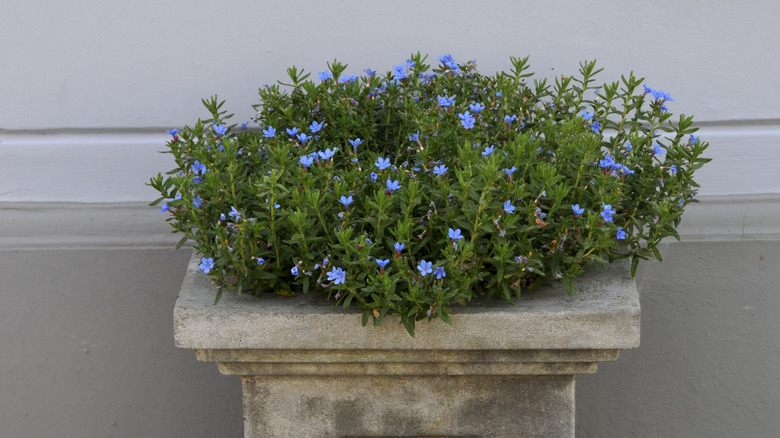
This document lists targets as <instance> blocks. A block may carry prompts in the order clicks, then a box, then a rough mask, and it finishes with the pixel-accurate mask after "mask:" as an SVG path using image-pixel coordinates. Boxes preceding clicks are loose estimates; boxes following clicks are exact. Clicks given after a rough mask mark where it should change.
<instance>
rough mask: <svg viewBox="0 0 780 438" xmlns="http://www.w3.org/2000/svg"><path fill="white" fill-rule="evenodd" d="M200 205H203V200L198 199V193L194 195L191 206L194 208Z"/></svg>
mask: <svg viewBox="0 0 780 438" xmlns="http://www.w3.org/2000/svg"><path fill="white" fill-rule="evenodd" d="M201 205H203V200H202V199H200V195H198V196H196V197H195V199H193V200H192V206H193V207H195V208H200V206H201Z"/></svg>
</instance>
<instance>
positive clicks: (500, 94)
mask: <svg viewBox="0 0 780 438" xmlns="http://www.w3.org/2000/svg"><path fill="white" fill-rule="evenodd" d="M496 97H504V93H502V92H500V91H496Z"/></svg>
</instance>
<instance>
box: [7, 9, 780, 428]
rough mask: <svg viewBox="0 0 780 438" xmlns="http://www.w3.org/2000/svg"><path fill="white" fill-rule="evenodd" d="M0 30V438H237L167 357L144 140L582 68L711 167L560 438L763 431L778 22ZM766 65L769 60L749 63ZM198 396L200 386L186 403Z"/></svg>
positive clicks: (203, 367) (25, 19)
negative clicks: (570, 435) (282, 91)
mask: <svg viewBox="0 0 780 438" xmlns="http://www.w3.org/2000/svg"><path fill="white" fill-rule="evenodd" d="M4 6H5V7H4V10H5V11H8V13H6V14H3V15H2V16H0V38H1V39H0V40H1V41H3V44H0V59H3V60H4V63H5V64H4V67H5V68H3V69H0V84H2V86H1V88H0V91H1V92H2V99H0V223H2V224H3V226H2V228H0V297H2V304H0V348H2V351H3V352H4V353H3V355H1V356H0V435H4V436H20V437H23V436H31V437H32V436H36V437H37V436H55V435H56V436H84V437H90V436H94V437H98V436H100V437H103V436H128V437H132V436H150V437H154V436H159V437H163V436H193V437H195V436H240V434H241V432H240V427H237V426H236V425H237V424H238V425H239V426H240V419H241V412H240V404H239V400H238V394H239V393H240V388H239V387H238V383H237V382H235V381H233V380H231V379H229V378H227V377H223V376H220V375H219V373H218V372H217V371H216V369H215V367H214V366H213V365H210V364H201V363H197V362H195V360H194V355H193V354H192V353H191V352H186V351H177V350H176V349H175V348H174V347H173V342H172V338H171V324H170V322H171V321H170V313H171V312H170V311H171V309H172V304H173V302H174V300H175V296H176V292H177V289H178V282H179V281H180V279H181V276H182V275H183V267H184V264H185V262H186V259H187V252H186V251H184V250H182V251H178V252H177V251H173V250H172V249H171V248H172V247H173V246H174V245H175V242H176V241H177V240H178V239H177V238H176V237H175V236H172V235H170V234H169V233H168V232H167V231H168V229H167V224H165V223H164V222H163V221H162V217H161V216H160V215H158V214H157V212H156V209H154V208H152V207H146V205H145V203H146V202H148V201H150V200H152V199H154V198H155V195H154V193H153V191H152V190H151V189H149V188H148V187H145V186H144V185H143V183H144V182H146V181H147V180H148V177H149V176H151V175H154V174H157V172H165V171H166V170H168V169H169V168H170V167H171V163H170V161H169V157H167V156H166V155H161V154H158V153H157V151H158V150H160V149H162V147H163V145H164V142H165V140H166V138H167V135H166V134H165V133H164V131H165V130H166V129H171V128H175V127H181V126H183V125H184V124H191V123H193V122H194V121H195V120H196V119H197V117H204V116H206V114H205V113H204V111H203V110H202V108H201V107H200V99H201V98H203V97H208V96H211V95H213V94H215V93H216V94H219V96H220V97H221V98H225V99H227V100H228V104H227V106H228V108H229V109H230V110H231V111H232V112H234V113H236V117H237V119H236V120H240V121H244V120H248V119H249V118H250V117H251V116H252V115H253V112H252V110H251V108H250V105H251V104H253V103H256V100H257V99H256V90H257V88H258V87H260V86H262V85H263V84H266V83H273V82H274V81H275V80H277V79H283V78H284V71H285V69H286V67H288V66H290V65H293V64H295V65H297V66H298V67H302V68H304V69H306V70H307V71H310V72H313V73H316V72H318V71H322V70H324V69H325V65H326V63H327V62H328V61H331V60H333V59H334V58H337V59H339V60H341V61H344V62H347V63H349V64H350V70H349V71H348V72H355V73H359V72H360V70H362V69H363V68H366V67H371V68H374V69H387V68H389V67H391V66H392V65H394V64H398V63H400V62H403V61H404V60H406V58H408V55H409V53H411V52H413V51H417V50H420V51H423V52H424V53H429V54H430V55H431V57H432V59H435V57H436V56H438V55H440V54H444V53H452V54H453V56H454V57H455V58H456V59H471V58H475V57H476V58H477V61H478V64H479V66H480V70H481V71H483V72H493V71H496V70H499V69H505V68H507V67H508V58H509V56H511V55H519V56H525V55H530V58H531V65H532V68H533V69H534V70H535V71H536V72H537V73H538V75H540V76H542V77H553V76H557V75H560V74H569V73H572V72H574V71H576V69H577V66H578V62H579V61H581V60H585V59H593V58H596V59H598V61H599V64H600V65H601V66H602V67H604V68H605V71H604V72H603V73H602V75H601V79H602V80H604V81H612V80H616V79H618V78H619V76H620V75H621V74H624V73H626V72H627V71H629V70H633V71H635V72H636V74H637V75H640V76H644V77H645V78H646V83H647V84H648V85H649V86H651V87H654V88H661V89H663V90H665V91H668V92H669V93H671V95H672V96H673V97H674V99H675V102H673V103H671V105H670V109H671V110H672V111H673V112H676V113H677V112H683V113H686V114H695V115H696V117H697V121H698V125H699V126H700V127H701V130H700V135H701V137H702V138H705V139H707V140H709V141H710V142H711V146H710V149H709V154H708V155H709V156H710V157H712V158H714V161H713V162H712V163H710V165H708V166H707V167H706V168H705V169H703V170H702V171H701V172H700V173H699V177H698V178H697V180H698V181H699V182H700V183H701V185H702V187H701V191H700V194H701V196H700V199H701V200H702V203H701V204H698V205H695V206H693V207H692V208H691V209H690V211H688V212H687V213H686V214H687V217H686V219H685V221H684V223H683V230H682V234H683V238H684V239H683V243H677V242H672V243H669V244H668V245H667V247H666V252H665V253H666V258H667V261H666V263H664V264H658V263H649V264H647V265H646V266H645V267H644V268H643V271H642V272H641V274H640V277H641V278H640V286H641V291H642V305H643V306H644V310H643V322H642V324H643V326H642V328H643V341H642V343H643V344H642V346H641V347H640V348H639V349H638V350H635V351H630V352H625V353H624V354H623V357H622V358H621V360H620V361H618V362H616V363H612V364H604V365H602V366H601V370H600V371H599V373H597V374H595V375H593V376H585V377H582V378H581V379H580V382H579V383H580V384H579V388H578V404H579V408H578V430H579V432H578V434H579V436H586V437H587V436H593V437H623V436H647V437H655V436H658V437H661V436H670V435H671V436H691V437H695V436H722V437H728V436H735V435H737V434H739V435H743V436H769V435H772V433H771V432H772V431H775V430H778V429H780V422H778V420H773V419H772V418H774V415H770V414H772V413H774V412H777V411H778V410H780V399H779V398H778V396H777V394H780V379H778V373H779V372H780V366H779V365H777V364H778V363H780V361H778V359H780V347H778V345H779V344H778V343H777V340H776V339H775V336H774V334H775V333H777V329H778V326H777V322H776V318H774V315H773V310H774V309H777V308H778V305H779V304H780V303H778V294H777V289H778V287H777V284H780V273H779V272H780V271H779V270H778V269H777V267H778V259H779V258H780V253H779V252H778V249H777V248H778V246H777V240H778V238H780V233H778V227H777V220H776V217H777V213H778V211H779V210H780V208H778V205H780V204H779V203H780V172H778V171H777V170H776V169H777V168H778V165H780V148H779V147H778V145H779V144H780V106H778V105H776V103H775V100H774V99H773V98H772V97H771V96H772V92H773V91H774V90H776V89H777V87H778V85H780V83H778V79H777V78H776V75H774V74H773V72H775V71H777V70H778V67H780V60H778V58H777V57H776V56H771V52H772V50H771V49H772V48H775V47H778V46H780V29H779V28H778V27H777V26H776V24H775V21H776V17H778V16H780V3H777V2H772V1H768V0H767V1H760V0H757V1H753V2H747V3H746V4H742V5H740V7H739V8H734V6H733V2H726V1H723V0H716V1H708V2H706V1H703V0H700V1H685V2H673V1H667V0H664V1H657V2H649V1H642V2H628V1H617V0H614V1H606V0H595V1H590V2H560V1H553V2H516V1H508V0H503V1H493V2H488V3H485V4H481V5H480V6H479V7H478V8H476V9H475V3H473V2H465V1H449V2H443V1H430V2H418V1H396V2H372V1H357V0H349V1H340V2H305V1H286V2H281V1H276V2H272V1H238V0H232V1H225V2H209V1H205V0H190V1H187V2H184V1H167V2H158V1H152V0H138V1H135V2H95V1H80V2H76V1H66V0H59V1H42V0H32V1H30V0H28V1H20V0H10V1H6V2H5V4H4ZM768 49H769V50H768ZM196 384H201V385H202V386H201V387H200V388H196V386H195V385H196Z"/></svg>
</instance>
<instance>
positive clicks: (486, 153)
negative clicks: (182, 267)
mask: <svg viewBox="0 0 780 438" xmlns="http://www.w3.org/2000/svg"><path fill="white" fill-rule="evenodd" d="M495 150H496V147H495V146H488V147H486V148H485V150H484V151H482V155H483V156H485V157H489V156H490V154H492V153H493V151H495Z"/></svg>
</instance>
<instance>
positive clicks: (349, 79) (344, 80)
mask: <svg viewBox="0 0 780 438" xmlns="http://www.w3.org/2000/svg"><path fill="white" fill-rule="evenodd" d="M357 79H358V77H357V76H355V75H347V76H344V77H343V78H339V83H340V84H345V83H347V82H352V81H356V80H357Z"/></svg>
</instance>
